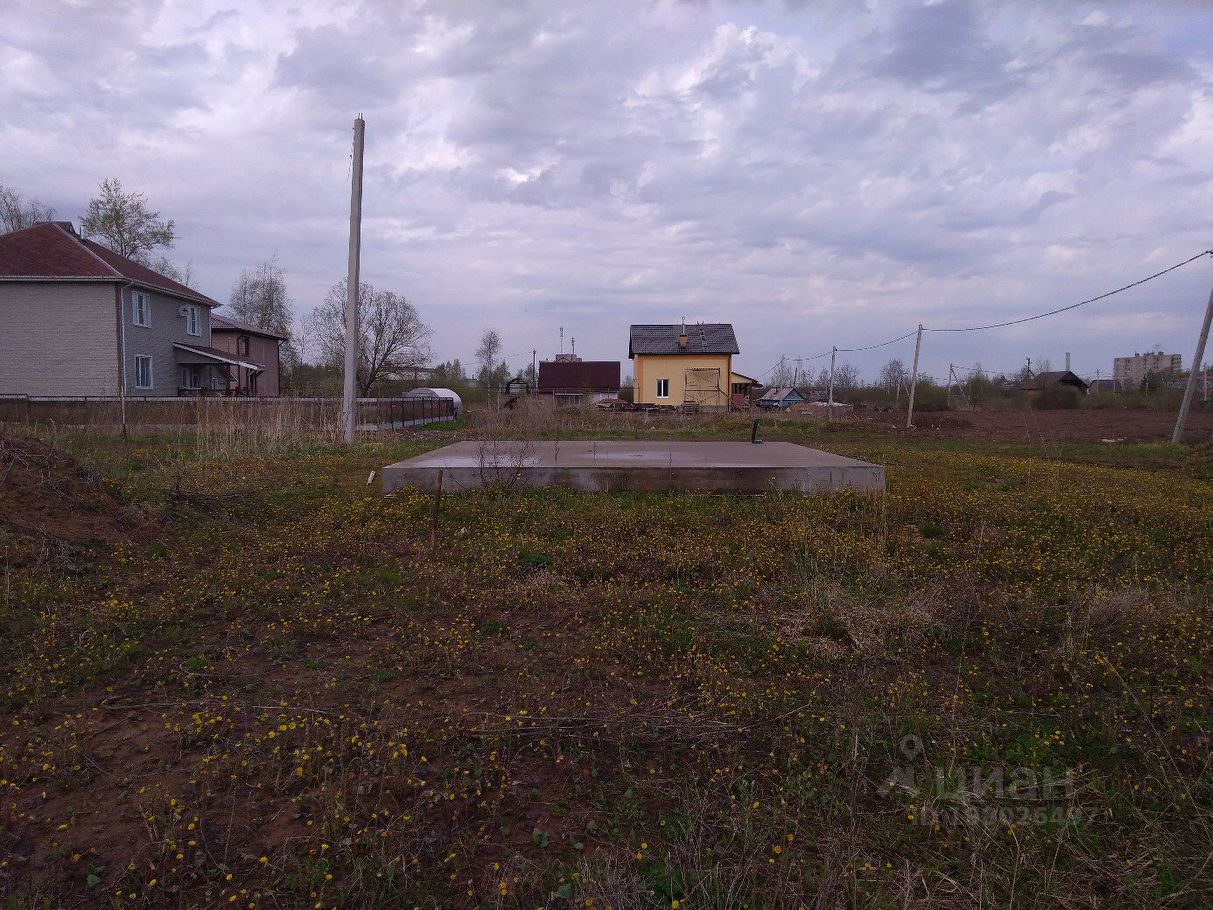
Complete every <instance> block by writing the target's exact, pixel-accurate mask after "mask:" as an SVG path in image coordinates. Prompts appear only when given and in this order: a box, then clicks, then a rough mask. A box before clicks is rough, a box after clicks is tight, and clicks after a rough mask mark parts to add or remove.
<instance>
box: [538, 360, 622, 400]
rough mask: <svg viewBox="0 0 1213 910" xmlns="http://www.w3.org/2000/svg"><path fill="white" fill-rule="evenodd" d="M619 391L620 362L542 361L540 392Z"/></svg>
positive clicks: (540, 364) (540, 365)
mask: <svg viewBox="0 0 1213 910" xmlns="http://www.w3.org/2000/svg"><path fill="white" fill-rule="evenodd" d="M586 389H589V390H590V391H591V392H618V391H619V361H618V360H577V361H566V360H541V361H539V391H540V393H541V394H542V393H543V392H557V391H560V392H565V391H568V392H581V391H584V390H586Z"/></svg>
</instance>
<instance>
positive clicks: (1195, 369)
mask: <svg viewBox="0 0 1213 910" xmlns="http://www.w3.org/2000/svg"><path fill="white" fill-rule="evenodd" d="M1210 322H1213V291H1210V292H1209V305H1208V306H1206V307H1205V323H1204V325H1202V326H1201V327H1200V338H1199V339H1197V342H1196V356H1195V357H1193V358H1192V366H1191V367H1189V368H1188V384H1187V386H1186V387H1185V388H1184V400H1183V403H1182V404H1180V406H1179V419H1178V420H1176V421H1175V432H1174V433H1173V434H1171V444H1172V445H1179V443H1180V442H1181V441H1182V440H1183V436H1184V424H1185V423H1187V422H1188V408H1190V407H1191V406H1192V395H1193V394H1194V393H1195V392H1196V377H1197V375H1198V374H1199V373H1200V372H1201V365H1202V364H1203V363H1204V359H1205V343H1206V342H1208V340H1209V323H1210Z"/></svg>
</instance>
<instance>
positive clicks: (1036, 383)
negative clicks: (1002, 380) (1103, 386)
mask: <svg viewBox="0 0 1213 910" xmlns="http://www.w3.org/2000/svg"><path fill="white" fill-rule="evenodd" d="M1051 385H1069V386H1074V388H1076V389H1085V388H1088V386H1087V383H1086V382H1084V381H1083V379H1082V377H1080V376H1077V375H1075V374H1074V373H1071V372H1070V371H1069V370H1049V371H1047V372H1044V373H1037V374H1036V375H1035V376H1033V377H1032V378H1031V379H1029V380H1028V381H1027V382H1025V383H1024V385H1023V388H1024V391H1026V392H1036V391H1039V390H1040V389H1044V388H1048V387H1049V386H1051Z"/></svg>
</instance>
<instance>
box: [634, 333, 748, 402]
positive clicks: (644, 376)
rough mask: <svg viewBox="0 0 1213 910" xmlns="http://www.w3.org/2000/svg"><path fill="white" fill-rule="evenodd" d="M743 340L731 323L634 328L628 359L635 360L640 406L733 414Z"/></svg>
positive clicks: (636, 390)
mask: <svg viewBox="0 0 1213 910" xmlns="http://www.w3.org/2000/svg"><path fill="white" fill-rule="evenodd" d="M737 353H739V351H738V349H737V336H736V335H734V334H733V327H732V326H731V325H729V324H728V323H726V322H700V323H697V324H694V325H686V324H683V325H634V326H632V329H631V333H630V338H629V340H628V357H629V358H630V359H631V360H633V361H635V365H634V367H633V369H632V374H633V375H634V376H635V377H636V378H635V383H636V386H635V391H634V399H633V400H634V401H635V402H636V404H667V405H673V406H675V407H681V406H683V405H692V406H695V407H698V408H700V409H703V410H722V411H724V410H728V407H729V392H730V382H731V380H732V376H733V355H734V354H737Z"/></svg>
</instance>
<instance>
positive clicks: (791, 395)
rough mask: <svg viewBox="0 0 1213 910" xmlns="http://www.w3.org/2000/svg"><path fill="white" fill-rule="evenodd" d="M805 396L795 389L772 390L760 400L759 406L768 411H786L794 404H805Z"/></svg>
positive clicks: (767, 391) (764, 393) (768, 390)
mask: <svg viewBox="0 0 1213 910" xmlns="http://www.w3.org/2000/svg"><path fill="white" fill-rule="evenodd" d="M805 401H806V399H805V396H804V395H802V394H801V393H800V392H799V391H798V390H797V389H793V388H770V389H767V390H766V391H765V392H763V393H762V397H760V398H759V399H758V406H759V407H760V408H764V409H766V410H768V411H786V410H787V409H788V408H790V407H791V406H792V405H794V404H803V403H804V402H805Z"/></svg>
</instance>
